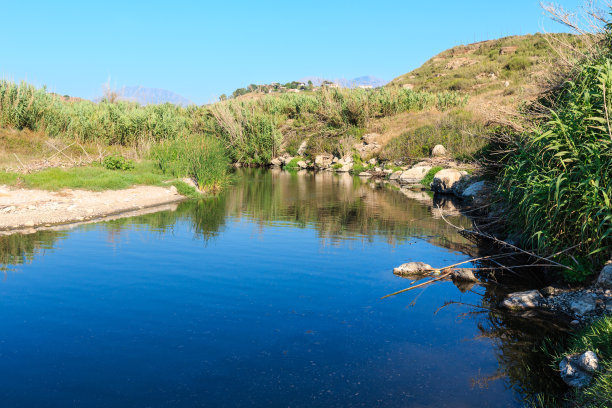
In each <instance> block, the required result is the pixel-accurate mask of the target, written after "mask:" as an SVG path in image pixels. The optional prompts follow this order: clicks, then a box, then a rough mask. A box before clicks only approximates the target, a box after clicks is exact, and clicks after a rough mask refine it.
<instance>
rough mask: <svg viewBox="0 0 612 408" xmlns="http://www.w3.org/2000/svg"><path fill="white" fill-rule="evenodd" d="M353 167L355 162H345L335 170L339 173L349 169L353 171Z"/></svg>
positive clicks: (346, 171)
mask: <svg viewBox="0 0 612 408" xmlns="http://www.w3.org/2000/svg"><path fill="white" fill-rule="evenodd" d="M352 168H353V164H352V163H350V164H345V165H343V166H342V167H340V168H338V169H335V171H337V172H338V173H348V172H349V171H351V169H352Z"/></svg>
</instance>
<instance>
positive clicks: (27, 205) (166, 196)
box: [0, 186, 186, 234]
mask: <svg viewBox="0 0 612 408" xmlns="http://www.w3.org/2000/svg"><path fill="white" fill-rule="evenodd" d="M185 199H186V197H185V196H183V195H181V194H180V193H179V192H178V191H177V189H176V187H174V186H169V187H158V186H133V187H130V188H127V189H123V190H106V191H86V190H73V189H62V190H59V191H45V190H34V189H18V188H10V187H7V186H0V234H12V233H16V232H32V231H35V230H37V229H44V228H51V227H55V226H59V225H66V224H73V223H83V222H94V221H99V220H102V219H105V218H108V217H111V216H120V215H123V216H126V217H128V216H133V215H135V213H139V212H149V211H156V209H157V208H160V207H162V206H166V205H168V204H173V203H178V202H180V201H183V200H185ZM146 210H149V211H146Z"/></svg>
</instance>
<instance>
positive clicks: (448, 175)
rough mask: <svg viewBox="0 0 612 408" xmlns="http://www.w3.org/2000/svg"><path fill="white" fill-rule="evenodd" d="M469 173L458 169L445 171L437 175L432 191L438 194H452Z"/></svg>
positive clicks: (432, 184)
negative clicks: (456, 185)
mask: <svg viewBox="0 0 612 408" xmlns="http://www.w3.org/2000/svg"><path fill="white" fill-rule="evenodd" d="M466 175H467V172H465V171H459V170H457V169H444V170H440V171H439V172H437V173H436V175H435V176H434V179H433V183H431V189H432V190H433V191H435V192H436V193H452V191H453V187H454V186H455V184H456V183H458V182H459V181H460V180H461V178H462V177H464V176H466Z"/></svg>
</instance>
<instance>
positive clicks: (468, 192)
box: [461, 181, 487, 198]
mask: <svg viewBox="0 0 612 408" xmlns="http://www.w3.org/2000/svg"><path fill="white" fill-rule="evenodd" d="M486 188H487V183H486V181H478V182H476V183H473V184H470V185H469V186H468V187H467V188H466V189H465V190H463V193H461V197H463V198H476V197H478V196H480V195H481V194H483V193H484V191H485V190H486Z"/></svg>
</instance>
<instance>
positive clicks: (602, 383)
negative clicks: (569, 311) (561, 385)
mask: <svg viewBox="0 0 612 408" xmlns="http://www.w3.org/2000/svg"><path fill="white" fill-rule="evenodd" d="M586 350H591V351H593V352H595V354H597V357H598V358H599V363H600V366H599V370H598V371H597V372H596V373H595V375H594V377H593V380H592V381H591V383H590V384H589V385H588V386H587V387H585V388H583V389H578V390H575V391H574V392H573V394H572V395H571V398H572V402H573V404H575V405H574V406H579V407H583V408H596V407H597V408H599V407H609V406H610V405H609V404H610V401H612V316H609V315H608V316H604V317H602V318H600V319H598V320H596V321H594V322H593V323H591V324H590V325H588V326H587V327H585V328H583V329H582V330H580V331H579V332H578V333H576V334H573V335H572V337H571V338H570V340H569V345H568V347H567V349H566V350H564V351H563V352H562V353H559V354H557V355H556V356H554V358H553V360H554V362H553V365H554V367H558V365H559V362H560V361H561V359H563V357H565V356H567V355H570V354H574V353H584V352H585V351H586ZM556 406H558V405H556Z"/></svg>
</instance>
